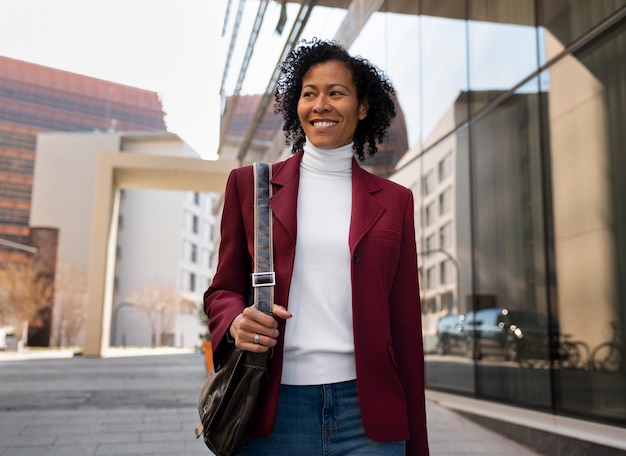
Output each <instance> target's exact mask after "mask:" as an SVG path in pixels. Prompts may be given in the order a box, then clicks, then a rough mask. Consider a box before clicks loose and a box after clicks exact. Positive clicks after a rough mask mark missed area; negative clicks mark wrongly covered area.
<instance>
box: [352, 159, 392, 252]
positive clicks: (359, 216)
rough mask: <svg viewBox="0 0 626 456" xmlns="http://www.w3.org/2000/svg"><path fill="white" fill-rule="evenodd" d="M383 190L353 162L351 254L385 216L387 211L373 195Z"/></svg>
mask: <svg viewBox="0 0 626 456" xmlns="http://www.w3.org/2000/svg"><path fill="white" fill-rule="evenodd" d="M380 190H381V186H380V184H379V183H378V182H377V181H376V179H373V178H372V175H371V174H369V173H368V172H367V171H365V170H364V169H363V168H361V166H360V165H359V164H358V163H357V161H356V160H355V159H353V160H352V219H351V221H350V237H349V243H350V252H351V253H354V249H355V248H356V246H357V244H358V243H359V242H360V241H361V239H363V236H365V234H366V233H367V232H368V231H369V230H370V228H372V226H373V225H374V223H376V221H377V220H378V219H379V218H380V217H381V216H382V215H383V212H385V209H384V207H383V206H381V205H380V203H379V202H378V201H377V200H376V198H374V197H373V196H372V195H374V193H377V192H379V191H380Z"/></svg>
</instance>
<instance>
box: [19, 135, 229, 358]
mask: <svg viewBox="0 0 626 456" xmlns="http://www.w3.org/2000/svg"><path fill="white" fill-rule="evenodd" d="M194 155H195V157H194ZM233 166H234V163H232V162H226V161H219V162H210V161H206V160H201V159H199V158H197V155H196V154H195V152H194V151H193V150H191V149H190V148H189V147H188V146H187V145H186V144H185V143H184V142H183V141H181V140H180V138H178V137H177V136H175V135H172V134H169V133H164V134H156V135H155V134H128V133H106V134H103V133H89V134H82V133H81V134H75V133H74V134H72V133H54V134H42V135H40V140H39V142H38V152H37V160H36V165H35V173H34V175H35V179H34V180H35V183H34V185H33V197H32V201H33V204H32V211H31V224H32V225H35V226H51V227H56V228H59V232H60V239H59V255H58V258H59V260H58V263H59V264H66V263H70V264H72V265H73V267H74V268H75V269H76V270H77V272H78V273H82V274H85V275H86V276H87V288H88V293H87V299H88V312H87V324H86V330H85V354H87V355H99V354H102V353H103V351H106V349H107V348H108V346H109V342H110V340H109V337H110V332H111V329H114V330H116V331H117V329H118V327H119V325H118V322H117V321H115V322H112V321H111V317H112V309H113V306H114V304H119V303H121V302H123V301H124V298H125V296H124V294H125V293H126V292H127V291H128V290H132V289H137V288H138V287H139V284H143V283H147V282H148V279H150V280H155V279H156V280H163V281H164V282H167V283H170V284H171V285H172V286H173V287H176V288H178V289H179V291H181V292H182V294H184V296H185V297H186V298H187V299H189V294H190V293H189V292H186V291H184V290H180V282H181V280H180V270H181V251H182V245H181V242H182V241H181V240H182V238H183V237H184V235H183V234H182V232H183V231H184V229H185V226H184V222H185V221H184V216H183V212H184V208H185V207H187V206H189V205H190V204H191V203H190V200H189V198H188V195H189V193H188V192H187V193H186V192H183V191H181V190H190V191H198V192H210V191H213V192H222V191H223V188H224V185H225V179H226V176H227V174H228V172H229V171H230V169H232V168H233ZM120 189H125V190H124V192H123V196H121V197H120V191H119V190H120ZM147 189H150V191H147ZM133 192H135V193H134V194H133ZM126 194H127V195H128V199H127V198H126V196H125V195H126ZM125 200H126V201H125ZM120 208H121V212H120ZM120 214H122V215H123V216H124V217H123V218H122V220H123V219H124V218H128V217H130V218H128V226H127V227H126V229H127V231H125V232H124V229H125V228H124V226H123V225H124V222H122V232H121V233H120V236H119V237H118V229H119V222H118V220H120V219H119V216H120ZM198 240H200V239H198ZM202 240H203V241H204V242H205V244H207V247H208V246H209V245H210V247H212V245H213V244H212V241H211V240H210V239H209V238H208V237H205V238H202ZM118 255H119V258H117V259H116V256H118ZM208 274H209V272H205V275H208ZM116 275H117V276H118V278H117V280H116V279H115V276H116ZM205 280H206V279H205ZM116 282H118V283H119V284H120V285H122V284H123V286H120V287H119V289H118V292H117V293H113V285H114V283H116ZM195 295H196V297H197V299H198V302H200V301H201V291H199V287H198V288H197V289H196V293H195ZM116 317H119V315H117V316H116ZM125 318H127V319H128V321H127V322H126V327H127V328H131V330H130V331H129V332H131V331H132V332H133V333H138V334H139V335H141V333H142V332H143V333H144V336H145V335H146V334H148V333H149V332H150V330H149V328H146V325H145V319H144V320H143V321H142V320H141V319H140V315H138V314H137V312H135V313H134V314H133V313H132V312H131V313H127V315H126V316H125ZM181 320H182V321H183V325H182V327H183V328H187V329H183V331H186V332H188V333H190V335H189V336H188V337H185V336H179V337H176V340H174V341H173V342H174V343H175V344H178V343H180V342H181V341H186V342H184V343H185V345H188V343H193V342H192V341H194V340H197V336H198V334H199V333H200V330H201V328H200V327H199V322H198V321H197V317H196V316H195V315H193V318H189V316H187V317H185V316H183V317H182V318H181ZM112 323H114V325H115V326H114V327H113V328H112V327H111V325H112ZM194 323H195V324H196V326H195V327H193V324H194ZM190 324H191V326H192V327H190ZM149 341H150V338H149V337H148V338H147V339H145V342H147V343H149ZM128 342H129V343H130V341H128ZM145 342H144V344H146V345H147V343H145Z"/></svg>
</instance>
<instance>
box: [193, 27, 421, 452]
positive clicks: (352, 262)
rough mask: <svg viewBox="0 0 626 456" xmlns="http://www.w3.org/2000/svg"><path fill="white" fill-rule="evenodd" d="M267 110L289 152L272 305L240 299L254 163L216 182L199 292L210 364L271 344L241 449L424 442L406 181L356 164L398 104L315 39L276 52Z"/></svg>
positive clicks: (373, 72)
mask: <svg viewBox="0 0 626 456" xmlns="http://www.w3.org/2000/svg"><path fill="white" fill-rule="evenodd" d="M281 71H282V73H283V77H282V78H281V80H280V82H279V84H278V87H277V90H276V94H275V99H276V110H277V112H279V113H281V114H282V115H283V117H284V119H285V123H284V127H283V129H284V131H285V136H286V138H287V141H288V143H291V145H292V151H293V152H294V155H293V156H292V157H290V158H289V159H287V160H285V161H283V162H280V163H276V164H274V165H272V166H273V168H272V171H273V177H272V179H271V183H272V189H273V195H272V197H271V198H270V205H271V207H272V211H273V217H274V223H273V233H274V262H275V272H276V287H275V299H276V304H275V305H274V308H273V316H269V315H265V314H263V313H261V312H259V311H258V310H256V309H254V308H252V307H246V298H245V296H246V293H247V289H248V284H249V276H250V272H251V265H252V252H253V209H252V208H253V203H252V201H253V178H252V169H251V167H249V166H248V167H243V168H240V169H237V170H234V171H233V172H232V173H231V175H230V176H229V179H228V183H227V185H226V193H225V200H224V211H223V216H222V227H221V233H222V240H221V244H220V252H219V264H218V267H217V271H216V274H215V277H214V279H213V282H212V283H211V285H210V287H209V289H208V290H207V291H206V293H205V297H204V299H205V310H206V312H207V315H208V317H209V322H210V326H211V334H212V336H213V340H214V341H220V343H219V344H215V345H214V346H215V350H214V358H215V361H216V362H217V363H219V362H221V361H222V360H224V359H225V357H226V356H228V354H229V352H230V350H231V349H232V347H233V346H237V347H238V348H240V349H242V350H249V351H254V352H262V351H266V350H270V349H271V350H273V356H272V358H271V360H270V366H269V369H268V372H269V386H268V388H267V390H266V391H265V392H264V394H263V396H262V398H261V400H260V404H259V405H258V408H257V411H256V420H255V424H254V428H253V438H252V439H251V441H250V443H249V446H248V447H247V448H246V449H245V450H244V451H243V453H242V454H249V455H255V456H259V455H261V456H262V455H272V456H276V455H290V456H292V455H303V456H315V455H326V454H337V455H405V454H406V455H411V456H416V455H420V456H422V455H427V454H428V442H427V437H426V423H425V421H426V418H425V406H424V378H423V377H424V359H423V350H422V349H423V347H422V338H421V311H420V303H419V291H418V279H417V276H418V272H417V254H416V245H415V232H414V219H413V211H414V208H413V197H412V194H411V192H410V191H409V190H408V189H406V188H404V187H401V186H399V185H397V184H395V183H392V182H390V181H388V180H386V179H383V178H380V177H377V176H374V175H372V174H369V173H368V172H366V171H365V170H363V169H362V168H361V167H360V166H359V165H358V163H357V162H356V161H355V160H354V154H355V153H356V155H357V156H358V157H359V158H360V159H363V158H364V153H365V151H367V152H368V153H369V154H370V155H373V154H375V153H376V152H377V146H376V144H377V143H379V144H380V143H381V142H382V141H383V139H384V138H385V135H386V130H387V128H388V127H389V125H390V123H391V120H392V119H393V117H394V116H395V109H394V102H395V92H394V89H393V87H392V86H391V85H390V83H389V82H388V81H387V79H386V78H385V76H384V75H383V74H382V73H381V72H380V71H379V70H378V69H377V68H376V67H374V66H373V65H372V64H370V63H369V62H368V61H366V60H364V59H361V58H359V57H351V56H350V55H349V54H348V53H347V52H346V51H345V50H344V49H343V48H342V47H341V46H339V45H337V44H335V43H333V42H326V41H321V40H317V39H315V40H313V41H310V42H303V43H301V45H300V46H299V47H298V48H296V49H295V50H293V51H292V52H291V54H290V55H289V57H288V58H287V60H286V61H285V62H284V63H283V64H282V65H281Z"/></svg>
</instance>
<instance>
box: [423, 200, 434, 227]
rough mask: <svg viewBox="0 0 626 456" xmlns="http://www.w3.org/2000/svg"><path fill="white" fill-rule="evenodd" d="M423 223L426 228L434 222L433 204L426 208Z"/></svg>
mask: <svg viewBox="0 0 626 456" xmlns="http://www.w3.org/2000/svg"><path fill="white" fill-rule="evenodd" d="M424 218H425V222H426V226H430V225H432V224H433V222H434V221H435V203H434V202H433V203H430V204H429V205H428V206H426V214H425V217H424Z"/></svg>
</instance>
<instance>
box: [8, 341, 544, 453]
mask: <svg viewBox="0 0 626 456" xmlns="http://www.w3.org/2000/svg"><path fill="white" fill-rule="evenodd" d="M150 355H151V356H150ZM205 376H206V373H205V370H204V362H203V357H202V355H200V354H197V353H190V352H189V351H180V350H157V351H154V350H135V351H130V350H114V351H111V352H110V353H108V354H107V357H104V358H83V357H80V356H79V357H72V354H71V352H47V353H46V352H32V353H28V354H24V355H17V354H14V353H3V352H0V456H44V455H45V456H90V455H93V456H105V455H125V456H129V455H143V454H146V455H152V456H166V455H167V456H173V455H184V456H195V455H198V456H207V455H210V454H211V453H210V452H209V451H208V449H207V448H206V447H205V446H204V443H203V442H202V441H201V440H196V439H195V437H194V433H193V430H194V428H195V426H196V424H197V421H198V417H197V411H196V401H197V397H198V394H199V391H200V387H201V386H202V383H203V381H204V378H205ZM427 414H428V428H429V440H430V442H429V443H430V448H431V455H433V456H452V455H454V456H457V455H464V456H472V455H500V454H508V455H514V456H521V455H536V453H533V452H532V451H530V450H528V449H526V448H525V447H523V446H521V445H519V444H517V443H515V442H512V441H511V440H508V439H506V438H504V437H501V436H499V435H497V434H496V433H494V432H492V431H489V430H487V429H484V428H482V427H481V426H479V425H477V424H474V423H473V422H471V421H469V420H467V419H465V418H463V417H462V416H460V415H458V414H456V413H454V412H452V411H450V410H447V409H445V408H442V407H440V406H438V405H436V404H433V403H428V404H427Z"/></svg>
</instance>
